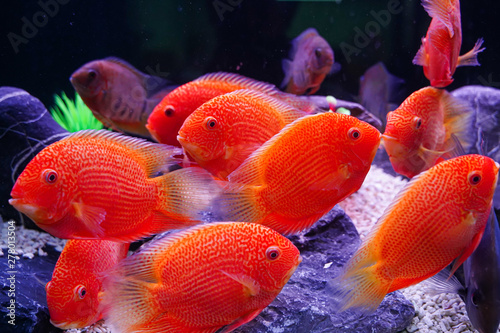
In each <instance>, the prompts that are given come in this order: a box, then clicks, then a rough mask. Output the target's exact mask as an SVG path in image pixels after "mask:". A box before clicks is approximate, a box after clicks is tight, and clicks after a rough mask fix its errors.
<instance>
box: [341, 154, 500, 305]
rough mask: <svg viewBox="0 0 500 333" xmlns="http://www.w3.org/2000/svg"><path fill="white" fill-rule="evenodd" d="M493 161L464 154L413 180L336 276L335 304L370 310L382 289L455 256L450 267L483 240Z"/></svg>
mask: <svg viewBox="0 0 500 333" xmlns="http://www.w3.org/2000/svg"><path fill="white" fill-rule="evenodd" d="M499 168H500V165H499V164H498V163H496V162H495V161H494V160H492V159H491V158H489V157H485V156H481V155H465V156H460V157H457V158H453V159H450V160H447V161H444V162H441V163H439V164H437V165H435V166H434V167H432V168H430V169H429V170H427V171H425V172H423V173H421V174H420V175H419V176H418V177H415V178H414V179H412V181H410V182H409V183H408V184H407V186H406V187H405V188H404V189H403V190H402V191H401V192H400V193H399V194H398V196H397V197H396V199H395V200H394V202H393V203H392V204H391V205H390V206H389V207H388V208H387V209H386V211H385V212H384V214H383V216H382V217H381V218H380V219H379V221H378V222H377V224H376V225H375V227H374V229H373V230H372V231H371V233H370V234H369V236H368V237H367V238H366V239H365V240H364V241H363V243H362V244H361V246H360V248H359V249H358V250H357V251H356V253H355V254H354V255H353V257H352V258H351V259H350V260H349V261H348V262H347V264H346V266H345V268H344V272H343V274H341V275H340V276H339V277H337V278H336V279H335V280H334V282H333V285H340V286H341V289H340V291H339V292H337V293H336V294H335V295H334V298H333V299H334V302H337V304H333V307H334V308H339V309H340V310H341V311H343V310H347V309H349V308H357V309H358V310H360V312H362V313H370V312H373V311H375V309H376V308H377V307H378V306H379V304H380V303H381V302H382V300H383V298H384V297H385V295H386V294H388V293H390V292H393V291H395V290H398V289H401V288H406V287H408V286H410V285H413V284H416V283H419V282H421V281H423V280H425V279H427V278H429V277H431V276H433V275H435V274H437V273H438V272H439V271H441V270H442V269H443V268H445V267H446V266H447V265H449V264H450V263H451V262H452V261H453V260H455V262H454V265H453V270H452V273H451V274H453V271H455V270H456V269H457V268H458V267H459V266H460V265H461V264H462V263H463V262H464V260H465V259H467V257H468V256H469V255H470V254H471V253H472V252H473V251H474V250H475V248H476V247H477V245H478V244H479V242H480V240H481V237H482V235H483V232H484V228H485V226H486V223H487V221H488V216H489V213H490V209H491V205H492V200H493V194H494V192H495V188H496V185H497V180H498V171H499Z"/></svg>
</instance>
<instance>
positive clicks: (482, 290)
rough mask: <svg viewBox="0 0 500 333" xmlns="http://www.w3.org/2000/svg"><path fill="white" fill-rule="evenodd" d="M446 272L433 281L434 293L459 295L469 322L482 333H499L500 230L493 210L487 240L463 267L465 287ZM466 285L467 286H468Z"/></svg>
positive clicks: (484, 237)
mask: <svg viewBox="0 0 500 333" xmlns="http://www.w3.org/2000/svg"><path fill="white" fill-rule="evenodd" d="M448 276H449V271H448V270H443V271H441V272H440V273H438V274H437V275H436V276H434V277H433V278H431V279H430V282H431V283H432V284H433V285H434V287H435V288H433V290H434V291H437V292H452V293H456V294H458V295H459V296H460V297H461V298H462V299H463V301H464V302H465V309H466V310H467V314H468V316H469V319H470V321H471V323H472V325H473V326H474V328H476V329H477V330H478V331H479V332H480V333H495V332H497V330H498V326H499V325H500V228H499V224H498V220H497V217H496V215H495V210H494V209H493V208H492V209H491V213H490V217H489V220H488V223H487V224H486V228H485V230H484V234H483V237H482V239H481V242H480V243H479V245H478V247H477V248H476V250H475V251H474V252H473V253H472V254H471V255H470V257H469V258H467V260H466V261H465V262H464V264H463V283H461V282H460V281H459V279H458V278H457V276H459V275H457V276H452V277H451V278H450V279H447V277H448ZM464 285H465V286H464Z"/></svg>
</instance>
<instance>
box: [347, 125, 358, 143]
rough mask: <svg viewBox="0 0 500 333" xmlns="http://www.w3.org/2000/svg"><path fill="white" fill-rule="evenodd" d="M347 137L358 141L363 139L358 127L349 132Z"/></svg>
mask: <svg viewBox="0 0 500 333" xmlns="http://www.w3.org/2000/svg"><path fill="white" fill-rule="evenodd" d="M347 136H349V138H350V139H351V140H354V141H356V140H358V139H359V138H360V137H361V131H360V130H359V129H357V128H356V127H353V128H351V129H350V130H349V132H347Z"/></svg>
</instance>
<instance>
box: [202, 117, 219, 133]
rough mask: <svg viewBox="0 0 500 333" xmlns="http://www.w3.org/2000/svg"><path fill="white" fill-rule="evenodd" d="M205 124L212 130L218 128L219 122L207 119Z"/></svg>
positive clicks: (211, 118) (210, 118)
mask: <svg viewBox="0 0 500 333" xmlns="http://www.w3.org/2000/svg"><path fill="white" fill-rule="evenodd" d="M205 124H206V127H207V129H209V130H211V129H214V128H215V126H217V120H216V119H215V118H214V117H207V119H205Z"/></svg>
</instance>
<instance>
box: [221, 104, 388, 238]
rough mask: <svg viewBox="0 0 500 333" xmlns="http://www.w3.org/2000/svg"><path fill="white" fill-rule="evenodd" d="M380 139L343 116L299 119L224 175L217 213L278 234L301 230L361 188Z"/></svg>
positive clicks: (370, 129) (373, 130)
mask: <svg viewBox="0 0 500 333" xmlns="http://www.w3.org/2000/svg"><path fill="white" fill-rule="evenodd" d="M380 136H381V134H380V132H379V131H378V130H377V129H376V128H375V127H373V126H371V125H369V124H368V123H365V122H363V121H361V120H359V119H357V118H355V117H352V116H348V115H345V114H340V113H333V112H327V113H320V114H316V115H308V116H305V117H302V118H299V119H297V120H296V121H294V122H293V123H291V124H289V125H287V126H285V128H283V129H282V130H281V131H280V132H279V133H278V134H276V135H275V136H273V137H272V138H271V139H270V140H269V141H267V142H266V143H265V144H264V145H262V146H261V147H260V148H259V149H257V150H256V151H255V152H253V153H252V155H250V156H249V157H248V158H247V159H246V160H245V161H244V162H243V164H242V165H241V166H240V167H239V168H238V169H236V170H235V171H234V172H233V173H231V174H230V175H229V176H228V179H229V182H230V183H229V184H228V185H227V187H228V190H227V193H224V194H223V195H222V198H221V203H220V207H221V210H222V212H221V213H222V214H225V215H223V216H224V218H225V219H227V220H229V221H246V222H255V223H261V224H263V225H265V226H268V227H270V228H273V229H274V230H276V231H278V232H280V233H283V234H291V233H296V232H299V231H301V230H304V229H306V228H308V227H310V226H311V225H312V224H314V222H316V221H317V220H318V219H319V218H321V216H323V215H324V214H326V213H327V212H328V211H329V210H331V209H332V208H333V206H335V205H336V204H337V203H338V202H340V201H341V200H343V199H345V198H346V197H347V196H349V195H351V194H352V193H354V192H355V191H357V190H358V189H359V188H360V187H361V184H362V183H363V180H364V179H365V177H366V174H367V173H368V171H369V170H370V165H371V162H372V161H373V158H374V157H375V153H376V151H377V148H378V146H379V143H380ZM233 188H235V189H234V190H233Z"/></svg>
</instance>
